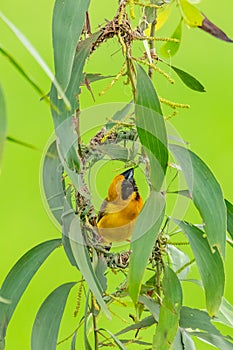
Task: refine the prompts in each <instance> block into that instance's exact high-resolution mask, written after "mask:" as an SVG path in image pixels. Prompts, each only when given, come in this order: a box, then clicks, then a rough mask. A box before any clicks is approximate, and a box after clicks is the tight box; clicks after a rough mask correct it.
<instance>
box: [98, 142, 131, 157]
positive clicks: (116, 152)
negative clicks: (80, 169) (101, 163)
mask: <svg viewBox="0 0 233 350" xmlns="http://www.w3.org/2000/svg"><path fill="white" fill-rule="evenodd" d="M93 148H94V149H95V150H97V151H99V152H100V153H102V154H104V155H107V156H109V157H110V158H111V159H118V160H124V161H125V160H129V157H130V154H129V149H128V148H127V147H122V146H120V145H118V144H102V145H101V144H100V145H96V146H94V147H93Z"/></svg>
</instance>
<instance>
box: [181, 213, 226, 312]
mask: <svg viewBox="0 0 233 350" xmlns="http://www.w3.org/2000/svg"><path fill="white" fill-rule="evenodd" d="M175 222H176V223H177V225H179V226H180V228H181V229H182V230H183V231H184V233H185V234H186V235H187V237H188V240H189V243H190V246H191V248H192V251H193V254H194V256H195V259H196V262H197V267H198V270H199V272H200V275H201V279H202V282H203V286H204V289H205V296H206V308H207V311H208V313H209V315H210V316H215V315H216V314H217V312H218V310H219V307H220V305H221V302H222V297H223V293H224V284H225V274H224V266H223V261H222V258H221V255H220V253H219V251H218V250H217V249H216V250H215V251H214V252H213V251H212V250H211V249H210V246H209V243H208V241H207V239H206V238H205V237H203V235H204V232H203V231H201V230H199V229H198V228H197V227H195V226H193V225H191V224H189V223H186V222H182V221H179V220H175Z"/></svg>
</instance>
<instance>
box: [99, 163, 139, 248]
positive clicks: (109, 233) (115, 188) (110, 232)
mask: <svg viewBox="0 0 233 350" xmlns="http://www.w3.org/2000/svg"><path fill="white" fill-rule="evenodd" d="M142 206H143V200H142V197H141V196H140V194H139V192H138V188H137V185H136V182H135V180H134V169H133V168H131V169H129V170H126V171H124V172H123V173H121V174H120V175H117V176H116V177H114V179H113V180H112V182H111V184H110V186H109V189H108V196H107V198H106V199H105V200H104V201H103V204H102V206H101V208H100V212H99V216H98V222H97V227H98V231H99V234H100V235H101V236H102V237H103V238H104V241H105V242H108V243H110V242H121V241H127V240H129V239H130V237H131V235H132V232H133V227H134V224H135V220H136V218H137V216H138V214H139V213H140V211H141V209H142Z"/></svg>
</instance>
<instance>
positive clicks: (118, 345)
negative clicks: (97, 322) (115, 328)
mask: <svg viewBox="0 0 233 350" xmlns="http://www.w3.org/2000/svg"><path fill="white" fill-rule="evenodd" d="M100 331H105V332H106V333H108V334H109V335H110V337H111V338H112V339H113V340H114V343H115V344H116V345H117V347H118V349H121V350H127V349H126V347H125V346H124V344H123V343H122V342H121V341H120V340H119V339H118V338H117V337H116V336H115V334H113V333H112V332H110V331H109V330H107V329H104V328H100Z"/></svg>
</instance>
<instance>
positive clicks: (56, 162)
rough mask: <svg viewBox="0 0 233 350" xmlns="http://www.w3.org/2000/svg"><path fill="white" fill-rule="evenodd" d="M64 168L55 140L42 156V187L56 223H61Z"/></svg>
mask: <svg viewBox="0 0 233 350" xmlns="http://www.w3.org/2000/svg"><path fill="white" fill-rule="evenodd" d="M63 172H64V169H63V167H62V165H61V161H60V159H59V157H58V153H57V145H56V141H53V142H52V143H51V144H50V145H49V147H48V149H47V151H46V154H45V156H44V159H43V165H42V187H43V191H44V195H45V200H46V202H47V203H46V204H47V206H48V207H49V211H50V213H52V219H53V220H54V219H55V220H56V224H57V223H58V224H59V225H62V219H61V216H62V213H63V206H64V196H65V185H64V180H63V178H62V176H63Z"/></svg>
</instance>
